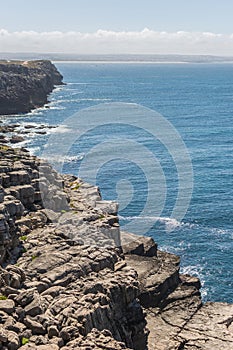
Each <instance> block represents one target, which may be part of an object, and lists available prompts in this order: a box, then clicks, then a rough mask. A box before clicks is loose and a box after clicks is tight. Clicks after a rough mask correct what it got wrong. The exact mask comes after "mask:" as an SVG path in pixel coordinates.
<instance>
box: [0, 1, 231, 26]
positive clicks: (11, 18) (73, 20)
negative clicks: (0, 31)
mask: <svg viewBox="0 0 233 350" xmlns="http://www.w3.org/2000/svg"><path fill="white" fill-rule="evenodd" d="M9 4H10V5H9ZM232 16H233V1H232V0H221V1H220V0H193V1H188V0H144V1H143V0H64V1H63V0H39V1H38V0H23V1H19V0H11V1H10V3H9V2H8V1H2V2H1V11H0V26H1V27H2V28H5V29H8V30H10V31H16V30H36V31H53V30H60V31H69V30H76V31H82V32H90V31H96V30H98V29H107V30H115V31H119V30H120V31H121V30H127V31H128V30H136V31H137V30H142V29H143V28H145V27H148V28H150V29H153V30H158V31H178V30H184V31H211V32H215V33H232V32H233V28H232Z"/></svg>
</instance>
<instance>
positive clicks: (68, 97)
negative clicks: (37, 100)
mask: <svg viewBox="0 0 233 350" xmlns="http://www.w3.org/2000/svg"><path fill="white" fill-rule="evenodd" d="M57 67H58V68H59V70H60V71H61V72H62V73H63V75H64V81H65V82H66V83H67V85H65V86H63V87H59V88H58V89H56V90H55V91H54V92H53V93H52V94H51V97H50V100H51V103H50V105H49V106H50V109H46V108H42V109H39V110H37V111H34V112H33V113H29V114H28V115H26V116H12V117H8V119H7V122H9V120H10V122H15V121H18V122H21V123H22V125H24V124H25V123H30V124H34V123H35V126H36V125H37V124H41V123H42V124H48V125H60V124H61V123H62V122H64V124H66V122H65V121H66V119H67V118H68V117H70V116H71V115H73V114H74V113H76V112H77V111H80V110H81V109H83V108H86V107H92V106H95V105H97V104H100V103H110V102H127V103H136V104H139V105H142V106H145V107H148V108H151V109H153V110H156V111H158V112H159V113H160V114H162V115H163V116H165V117H166V118H167V120H169V121H170V122H171V123H172V124H173V126H174V127H175V128H176V129H177V131H178V132H179V134H180V135H181V137H182V139H183V141H184V142H185V144H186V147H187V149H188V151H189V154H190V157H191V160H192V164H193V171H194V183H193V185H194V188H193V195H192V199H191V203H190V206H189V208H188V210H187V213H186V215H185V217H184V218H183V219H182V221H178V220H175V219H174V218H171V213H172V208H173V207H174V205H175V201H176V198H177V191H178V175H177V169H176V164H174V162H173V160H172V157H171V155H170V154H169V152H167V150H166V148H165V147H164V145H162V144H161V143H159V142H157V140H155V139H150V138H149V137H148V135H144V134H142V135H136V134H133V136H132V134H131V132H132V130H131V129H130V128H129V129H127V128H122V129H121V130H120V131H119V132H121V133H122V135H124V136H125V137H131V138H133V137H134V136H135V135H136V139H137V142H142V143H143V144H144V145H145V146H146V147H148V148H149V149H150V150H151V151H152V152H154V154H155V155H156V157H157V159H158V160H159V163H160V165H161V167H162V169H163V172H164V174H165V178H166V186H167V196H166V200H165V205H164V208H163V211H162V213H161V216H160V218H159V219H158V218H157V220H155V218H154V217H153V210H152V211H151V216H147V217H145V218H144V220H148V221H150V222H152V223H153V221H156V222H155V224H154V225H151V226H153V227H152V228H151V229H150V230H149V231H148V232H146V233H145V234H147V235H149V236H152V237H154V238H155V240H156V241H157V242H158V243H159V246H160V248H161V249H165V250H167V251H170V252H174V253H176V254H178V255H180V256H181V257H182V272H185V273H191V274H195V275H197V276H199V277H200V278H201V281H202V285H203V288H202V294H203V297H204V300H214V301H228V302H232V301H233V300H232V299H233V298H232V275H233V273H232V261H233V252H232V238H233V215H232V214H233V202H232V198H233V176H232V175H233V174H232V173H233V156H232V154H233V65H230V64H228V65H223V64H218V65H214V64H212V65H207V64H206V65H201V64H197V65H194V64H193V65H192V64H124V63H121V64H100V63H99V64H92V63H88V64H86V63H85V64H84V63H59V64H57ZM81 123H85V119H82V120H81V119H80V124H81ZM113 123H114V120H113ZM48 132H49V134H48V135H39V136H38V135H37V134H35V133H33V132H32V133H31V134H30V135H29V136H28V140H27V141H26V142H25V143H24V144H25V145H26V146H27V147H29V148H30V149H31V151H32V152H33V153H34V154H36V155H40V154H42V153H43V149H44V145H45V144H46V142H47V140H48V138H49V137H50V136H51V133H57V134H58V135H61V137H62V135H63V133H66V132H67V130H66V129H65V126H63V128H58V129H54V130H49V129H48ZM114 133H115V131H114V130H113V129H112V128H111V127H106V128H102V129H101V131H100V133H99V134H98V135H97V131H93V133H90V134H89V135H88V137H87V138H86V139H85V138H84V140H81V141H80V142H75V143H74V144H73V145H72V147H71V149H70V151H69V154H68V155H67V159H66V162H65V164H64V166H63V172H65V173H75V174H77V173H78V169H79V166H80V163H81V160H82V159H83V157H85V152H87V151H88V152H89V151H90V149H91V146H93V145H95V144H96V143H98V142H99V143H100V142H101V138H102V139H105V138H106V137H107V139H108V140H109V139H111V137H112V138H114V137H115V136H114V135H115V134H114ZM140 137H141V141H140ZM125 152H126V153H127V151H125ZM95 156H96V157H98V153H97V154H95ZM51 158H52V155H51ZM98 170H99V171H98V176H97V184H98V185H99V186H100V187H101V192H102V195H103V197H104V199H116V198H117V191H116V188H117V186H118V185H117V184H118V182H119V180H121V179H124V180H128V181H129V182H130V183H131V185H132V188H133V196H132V200H131V202H130V203H128V204H127V205H126V207H125V208H124V209H122V210H120V213H119V214H120V218H121V223H122V225H124V224H125V223H127V222H129V221H130V220H132V219H133V218H137V217H138V216H140V213H141V211H142V210H143V207H144V205H145V201H146V196H147V185H148V184H147V178H146V176H145V174H144V173H143V167H142V168H139V167H137V166H136V165H135V164H131V163H130V162H127V161H125V160H121V159H115V160H112V161H110V162H107V163H106V164H103V166H102V167H101V168H100V169H98ZM139 225H140V223H139Z"/></svg>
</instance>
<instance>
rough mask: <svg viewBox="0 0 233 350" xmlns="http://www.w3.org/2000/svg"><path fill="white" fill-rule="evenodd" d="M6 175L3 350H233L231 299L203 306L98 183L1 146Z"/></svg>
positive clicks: (193, 282)
mask: <svg viewBox="0 0 233 350" xmlns="http://www.w3.org/2000/svg"><path fill="white" fill-rule="evenodd" d="M0 179H1V180H0V254H1V266H2V267H1V268H0V348H1V349H2V350H5V349H8V350H16V349H21V350H27V349H28V350H29V349H30V350H33V349H38V350H58V349H62V350H68V349H81V350H88V349H99V350H100V349H102V350H104V349H106V350H107V349H109V350H110V349H112V350H115V349H116V350H117V349H135V350H145V349H149V350H169V349H171V350H173V349H174V350H175V349H177V350H179V349H185V350H188V349H189V350H190V349H206V350H207V349H215V350H218V349H226V350H229V349H233V323H232V322H233V306H232V305H229V304H224V303H207V304H205V305H203V303H202V301H201V296H200V292H199V289H200V282H199V280H198V279H197V278H194V277H191V276H188V275H181V274H180V273H179V263H180V261H179V258H178V257H177V256H175V255H172V254H169V253H165V252H161V251H159V250H158V249H157V244H156V243H155V242H154V241H153V240H152V239H150V238H146V237H138V236H135V235H132V234H130V233H126V232H122V233H121V232H120V227H119V223H118V217H117V205H116V204H115V203H113V202H105V201H103V200H102V199H101V196H100V193H99V190H98V188H96V187H93V186H90V185H88V184H86V183H84V182H83V181H81V180H80V179H77V178H76V177H74V176H68V175H65V176H61V175H59V174H57V173H56V172H55V171H54V170H53V169H52V168H51V166H50V165H49V164H48V163H47V162H45V161H42V160H39V159H38V158H36V157H34V156H30V154H29V153H28V152H27V151H25V150H23V149H20V150H19V149H18V150H17V149H12V148H9V147H7V146H3V145H2V146H0Z"/></svg>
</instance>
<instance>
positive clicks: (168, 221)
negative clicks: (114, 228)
mask: <svg viewBox="0 0 233 350" xmlns="http://www.w3.org/2000/svg"><path fill="white" fill-rule="evenodd" d="M119 219H120V220H126V221H132V220H138V221H142V222H145V221H152V222H154V223H160V224H164V225H165V228H166V230H167V231H170V230H174V229H175V228H179V227H181V226H183V225H185V224H184V223H183V222H180V221H178V220H176V219H174V218H169V217H158V216H120V215H119Z"/></svg>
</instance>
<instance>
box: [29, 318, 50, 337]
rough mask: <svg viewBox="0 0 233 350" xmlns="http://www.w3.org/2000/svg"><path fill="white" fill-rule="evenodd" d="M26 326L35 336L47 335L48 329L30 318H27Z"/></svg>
mask: <svg viewBox="0 0 233 350" xmlns="http://www.w3.org/2000/svg"><path fill="white" fill-rule="evenodd" d="M24 324H25V325H26V326H27V327H28V328H29V329H31V330H32V333H33V334H46V329H45V328H44V327H43V325H42V324H40V323H39V322H37V321H35V320H34V319H32V318H30V317H28V316H26V318H25V320H24Z"/></svg>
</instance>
